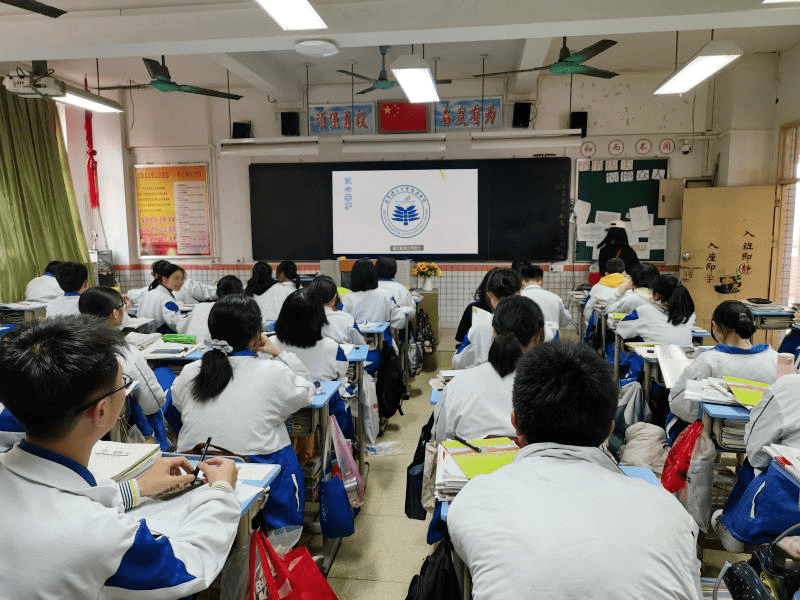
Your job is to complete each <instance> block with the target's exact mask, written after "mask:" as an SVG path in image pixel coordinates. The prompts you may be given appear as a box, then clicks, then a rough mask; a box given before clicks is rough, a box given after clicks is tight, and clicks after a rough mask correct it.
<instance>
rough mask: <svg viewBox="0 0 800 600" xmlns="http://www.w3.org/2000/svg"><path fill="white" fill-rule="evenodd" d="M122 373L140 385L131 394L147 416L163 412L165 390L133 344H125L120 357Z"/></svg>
mask: <svg viewBox="0 0 800 600" xmlns="http://www.w3.org/2000/svg"><path fill="white" fill-rule="evenodd" d="M120 358H121V362H122V372H123V373H125V374H126V375H127V376H128V377H130V378H131V379H133V380H134V381H135V382H136V383H137V384H138V385H137V386H136V389H135V390H134V391H133V392H131V398H132V399H134V400H135V401H136V403H137V404H138V405H139V407H140V408H141V409H142V412H143V413H144V414H145V415H152V414H155V413H157V412H158V411H160V410H161V407H162V406H164V403H165V402H166V393H165V392H164V388H162V387H161V385H160V384H159V383H158V379H157V378H156V376H155V373H153V369H151V368H150V365H148V364H147V359H145V357H144V355H143V354H142V352H141V350H139V348H137V347H136V346H135V345H133V344H127V343H126V344H124V345H123V346H122V354H121V356H120Z"/></svg>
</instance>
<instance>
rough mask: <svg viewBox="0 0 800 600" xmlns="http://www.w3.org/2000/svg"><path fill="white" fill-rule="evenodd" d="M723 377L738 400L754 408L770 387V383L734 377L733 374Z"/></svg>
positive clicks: (745, 405)
mask: <svg viewBox="0 0 800 600" xmlns="http://www.w3.org/2000/svg"><path fill="white" fill-rule="evenodd" d="M722 379H723V380H724V381H725V383H727V384H728V387H729V388H730V390H731V392H732V393H733V395H734V397H735V398H736V401H737V402H739V404H741V405H742V406H744V407H746V408H753V407H754V406H755V405H756V404H758V403H759V402H761V398H762V397H763V396H764V391H765V390H766V389H767V388H768V387H769V384H767V383H762V382H761V381H752V380H750V379H742V378H741V377H732V376H731V375H725V376H723V378H722Z"/></svg>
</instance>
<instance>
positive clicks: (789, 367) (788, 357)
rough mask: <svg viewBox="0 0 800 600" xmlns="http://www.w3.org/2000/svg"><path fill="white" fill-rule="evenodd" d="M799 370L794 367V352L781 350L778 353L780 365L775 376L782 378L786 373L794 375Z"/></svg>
mask: <svg viewBox="0 0 800 600" xmlns="http://www.w3.org/2000/svg"><path fill="white" fill-rule="evenodd" d="M796 372H797V371H796V370H795V368H794V354H791V353H789V352H781V353H780V354H778V366H777V367H776V369H775V377H776V378H777V379H780V378H781V377H783V376H784V375H793V374H794V373H796Z"/></svg>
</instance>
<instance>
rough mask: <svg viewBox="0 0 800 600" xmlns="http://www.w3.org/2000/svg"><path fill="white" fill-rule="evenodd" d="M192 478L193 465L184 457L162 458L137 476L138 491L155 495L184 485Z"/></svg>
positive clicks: (192, 479)
mask: <svg viewBox="0 0 800 600" xmlns="http://www.w3.org/2000/svg"><path fill="white" fill-rule="evenodd" d="M194 479H195V477H194V467H192V463H190V462H189V461H188V460H187V459H186V458H183V457H182V456H177V457H175V458H162V459H159V460H157V461H156V462H155V463H154V464H153V466H152V467H150V468H149V469H148V470H147V471H146V472H145V473H144V475H142V476H141V477H139V493H140V494H141V495H142V496H155V495H156V494H160V493H161V492H166V491H171V490H177V489H180V488H182V487H186V486H187V485H189V484H190V483H192V482H193V481H194Z"/></svg>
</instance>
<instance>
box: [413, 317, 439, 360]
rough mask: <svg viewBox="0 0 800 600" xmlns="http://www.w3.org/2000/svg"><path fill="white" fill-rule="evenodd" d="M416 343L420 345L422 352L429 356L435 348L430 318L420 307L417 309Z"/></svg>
mask: <svg viewBox="0 0 800 600" xmlns="http://www.w3.org/2000/svg"><path fill="white" fill-rule="evenodd" d="M417 341H418V342H419V343H421V344H422V351H423V352H425V353H426V354H430V353H431V352H433V350H434V349H435V348H436V334H435V333H434V332H433V326H432V325H431V318H430V317H429V316H428V313H426V312H425V310H424V309H423V308H422V307H421V306H418V307H417Z"/></svg>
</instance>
